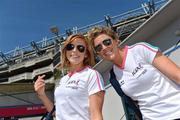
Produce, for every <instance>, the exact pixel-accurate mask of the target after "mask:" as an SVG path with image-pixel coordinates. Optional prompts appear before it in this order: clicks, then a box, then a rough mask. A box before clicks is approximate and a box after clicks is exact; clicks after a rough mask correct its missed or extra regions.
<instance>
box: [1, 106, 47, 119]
mask: <svg viewBox="0 0 180 120" xmlns="http://www.w3.org/2000/svg"><path fill="white" fill-rule="evenodd" d="M46 112H47V111H46V108H45V107H44V106H43V105H31V106H30V105H28V106H13V107H9V106H8V107H3V108H0V117H12V116H13V117H21V116H33V115H41V114H44V113H46Z"/></svg>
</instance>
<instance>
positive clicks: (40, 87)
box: [34, 75, 53, 112]
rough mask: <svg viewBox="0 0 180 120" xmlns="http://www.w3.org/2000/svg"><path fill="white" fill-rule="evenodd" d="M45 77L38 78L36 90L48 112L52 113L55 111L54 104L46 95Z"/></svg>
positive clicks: (35, 84)
mask: <svg viewBox="0 0 180 120" xmlns="http://www.w3.org/2000/svg"><path fill="white" fill-rule="evenodd" d="M44 77H45V75H42V76H38V79H37V80H36V82H35V83H34V90H35V91H36V93H37V95H38V97H39V99H40V100H41V101H42V102H43V104H44V106H45V107H46V109H47V111H48V112H50V111H51V110H52V109H53V103H52V102H51V100H50V99H49V98H48V96H47V95H46V93H45V81H44V79H43V78H44Z"/></svg>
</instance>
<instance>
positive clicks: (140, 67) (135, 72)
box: [132, 63, 147, 78]
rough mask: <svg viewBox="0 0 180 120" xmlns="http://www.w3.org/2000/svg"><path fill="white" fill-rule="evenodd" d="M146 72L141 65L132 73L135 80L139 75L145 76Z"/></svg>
mask: <svg viewBox="0 0 180 120" xmlns="http://www.w3.org/2000/svg"><path fill="white" fill-rule="evenodd" d="M146 72H147V69H145V68H144V67H143V65H142V64H141V63H139V64H138V66H137V67H135V69H134V70H133V72H132V75H133V76H136V78H139V77H140V76H141V75H143V74H145V73H146Z"/></svg>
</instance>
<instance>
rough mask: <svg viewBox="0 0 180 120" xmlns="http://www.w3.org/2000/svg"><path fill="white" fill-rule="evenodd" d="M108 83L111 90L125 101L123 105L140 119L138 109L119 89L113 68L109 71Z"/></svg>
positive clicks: (140, 115)
mask: <svg viewBox="0 0 180 120" xmlns="http://www.w3.org/2000/svg"><path fill="white" fill-rule="evenodd" d="M110 83H111V85H112V86H113V88H114V89H115V90H116V92H117V93H118V95H119V96H121V97H122V98H123V99H124V100H125V101H124V102H125V103H127V104H128V105H129V106H130V107H131V108H132V109H133V110H134V112H135V113H136V115H137V116H138V117H139V118H142V114H141V112H140V110H139V108H138V107H137V106H136V105H135V102H134V101H133V100H132V99H131V98H130V97H129V96H127V95H125V94H124V92H123V91H122V89H121V86H120V84H119V82H118V81H117V79H116V76H115V74H114V71H113V68H112V69H111V71H110Z"/></svg>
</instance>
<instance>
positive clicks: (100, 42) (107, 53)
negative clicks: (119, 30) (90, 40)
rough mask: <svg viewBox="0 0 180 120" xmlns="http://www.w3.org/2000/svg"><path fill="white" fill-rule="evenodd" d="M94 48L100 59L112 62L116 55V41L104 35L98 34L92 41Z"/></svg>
mask: <svg viewBox="0 0 180 120" xmlns="http://www.w3.org/2000/svg"><path fill="white" fill-rule="evenodd" d="M94 48H95V50H96V52H97V53H98V54H99V55H100V56H101V57H103V58H104V59H106V60H110V61H113V60H115V55H116V54H117V53H118V41H117V40H113V39H112V38H111V37H110V36H108V35H106V34H100V35H99V36H97V37H96V38H95V39H94Z"/></svg>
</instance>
